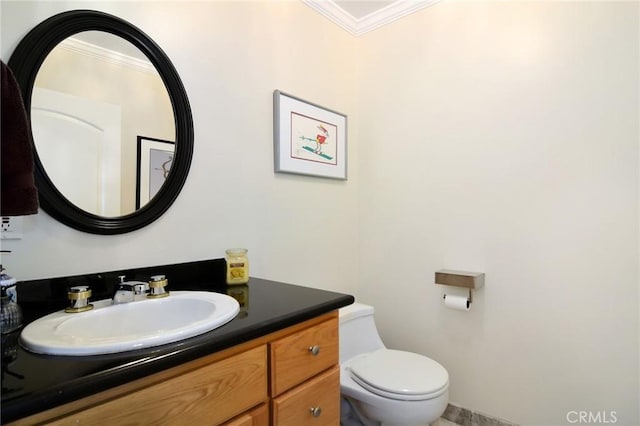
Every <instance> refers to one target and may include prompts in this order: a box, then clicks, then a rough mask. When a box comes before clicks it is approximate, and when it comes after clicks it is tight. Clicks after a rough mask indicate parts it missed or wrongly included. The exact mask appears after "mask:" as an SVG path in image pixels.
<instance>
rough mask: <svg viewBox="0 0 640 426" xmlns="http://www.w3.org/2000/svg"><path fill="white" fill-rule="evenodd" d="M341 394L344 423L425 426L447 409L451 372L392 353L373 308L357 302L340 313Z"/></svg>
mask: <svg viewBox="0 0 640 426" xmlns="http://www.w3.org/2000/svg"><path fill="white" fill-rule="evenodd" d="M340 392H341V394H342V397H343V409H342V417H343V419H342V424H344V425H348V424H358V423H360V422H361V423H362V424H364V425H365V426H374V425H381V424H382V425H393V426H409V425H411V426H418V425H419V426H425V425H428V424H429V423H431V422H434V421H435V420H436V419H438V418H439V417H440V416H441V415H442V413H444V410H445V409H446V408H447V403H448V401H449V374H448V373H447V370H445V369H444V367H443V366H441V365H440V364H438V363H437V362H435V361H433V360H432V359H429V358H427V357H425V356H422V355H419V354H415V353H412V352H404V351H397V350H391V349H387V348H386V347H385V346H384V343H382V340H381V339H380V336H379V335H378V330H377V329H376V325H375V322H374V319H373V307H371V306H367V305H363V304H360V303H354V304H353V305H350V306H347V307H344V308H342V309H340ZM354 417H355V418H357V420H355V421H354V420H353V419H354Z"/></svg>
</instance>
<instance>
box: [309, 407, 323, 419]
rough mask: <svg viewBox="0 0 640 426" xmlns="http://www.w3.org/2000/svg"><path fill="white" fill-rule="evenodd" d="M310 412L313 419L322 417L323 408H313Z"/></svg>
mask: <svg viewBox="0 0 640 426" xmlns="http://www.w3.org/2000/svg"><path fill="white" fill-rule="evenodd" d="M309 411H310V412H311V415H312V416H313V417H320V414H322V408H320V407H311V408H309Z"/></svg>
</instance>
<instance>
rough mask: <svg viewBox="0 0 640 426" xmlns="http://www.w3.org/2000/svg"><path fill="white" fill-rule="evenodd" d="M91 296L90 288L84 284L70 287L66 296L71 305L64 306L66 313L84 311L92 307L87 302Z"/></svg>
mask: <svg viewBox="0 0 640 426" xmlns="http://www.w3.org/2000/svg"><path fill="white" fill-rule="evenodd" d="M90 297H91V289H90V288H89V286H86V285H79V286H75V287H71V288H70V289H69V291H68V292H67V298H68V299H69V301H70V302H71V306H69V307H67V308H65V310H64V311H65V312H67V313H70V314H71V313H78V312H85V311H89V310H91V309H93V305H92V304H91V303H88V302H89V298H90Z"/></svg>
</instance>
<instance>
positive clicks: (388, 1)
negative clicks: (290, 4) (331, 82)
mask: <svg viewBox="0 0 640 426" xmlns="http://www.w3.org/2000/svg"><path fill="white" fill-rule="evenodd" d="M439 1H440V0H302V2H303V3H305V4H306V5H308V6H309V7H311V8H313V9H315V10H316V11H318V12H320V13H321V14H322V15H324V16H325V17H327V18H328V19H330V20H331V21H333V22H334V23H336V24H338V25H339V26H341V27H342V28H343V29H345V30H347V31H349V32H350V33H351V34H353V35H355V36H359V35H362V34H364V33H366V32H369V31H371V30H374V29H376V28H379V27H381V26H382V25H385V24H388V23H390V22H393V21H396V20H398V19H400V18H402V17H403V16H407V15H409V14H411V13H413V12H416V11H418V10H420V9H423V8H425V7H427V6H431V5H433V4H435V3H437V2H439Z"/></svg>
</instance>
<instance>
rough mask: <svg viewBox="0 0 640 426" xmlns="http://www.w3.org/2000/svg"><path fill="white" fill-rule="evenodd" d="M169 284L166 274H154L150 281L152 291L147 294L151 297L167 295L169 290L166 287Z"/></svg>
mask: <svg viewBox="0 0 640 426" xmlns="http://www.w3.org/2000/svg"><path fill="white" fill-rule="evenodd" d="M168 284H169V281H168V280H167V277H166V276H164V275H154V276H152V277H151V281H149V290H150V293H149V294H148V295H147V297H149V298H152V299H153V298H160V297H167V296H168V295H169V292H168V291H166V290H165V289H164V288H165V287H166V286H167V285H168Z"/></svg>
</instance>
